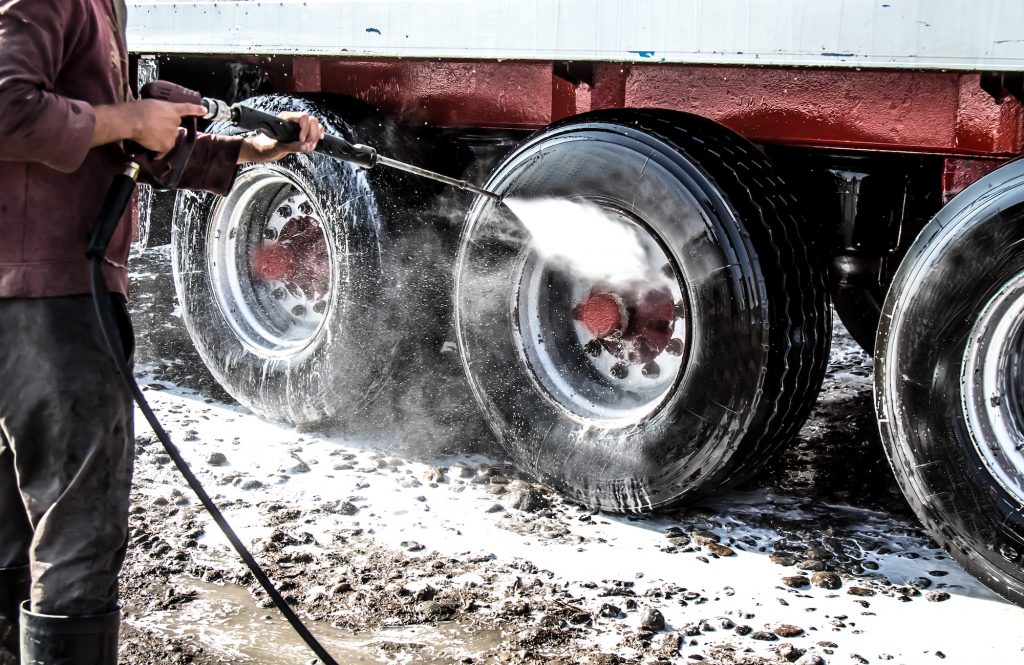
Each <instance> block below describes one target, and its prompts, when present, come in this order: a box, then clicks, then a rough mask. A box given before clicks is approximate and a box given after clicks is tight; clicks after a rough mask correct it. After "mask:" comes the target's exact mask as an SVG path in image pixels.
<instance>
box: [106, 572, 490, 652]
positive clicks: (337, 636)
mask: <svg viewBox="0 0 1024 665" xmlns="http://www.w3.org/2000/svg"><path fill="white" fill-rule="evenodd" d="M172 587H173V588H174V589H176V590H178V591H182V592H186V593H189V592H195V593H196V598H195V600H193V601H191V602H187V603H184V604H182V605H180V606H178V607H176V608H174V609H169V610H162V611H152V612H147V613H146V614H145V616H137V615H134V614H132V615H128V616H126V617H125V622H126V623H129V624H131V625H132V626H135V627H136V628H140V629H145V630H146V631H148V632H150V633H152V634H153V635H154V636H156V637H162V638H165V639H169V638H177V639H182V638H188V639H190V640H191V641H193V642H194V643H196V644H199V645H201V646H202V647H203V648H204V649H205V650H206V652H207V653H208V654H209V655H211V656H218V657H223V658H225V659H228V660H229V662H232V663H235V662H238V663H247V662H253V663H267V664H270V665H274V664H277V663H280V664H282V665H283V664H285V663H288V664H294V663H309V662H311V661H312V660H313V658H314V655H313V653H312V651H310V649H309V647H307V646H306V645H305V643H304V642H303V641H302V640H301V639H300V638H299V637H298V635H296V634H295V632H294V631H293V630H292V628H291V626H290V625H288V622H287V621H285V619H284V618H283V617H282V616H281V614H280V612H278V611H277V610H276V609H274V608H268V609H264V608H260V607H257V606H256V605H255V603H254V602H253V599H252V597H251V596H250V595H249V593H248V591H246V590H245V589H244V588H243V587H240V586H236V585H223V586H221V585H216V584H209V583H206V582H202V581H199V580H196V579H194V578H191V577H186V576H181V577H178V578H175V579H173V581H172ZM307 626H308V627H309V629H310V630H311V631H312V632H313V634H314V635H315V636H316V638H317V639H318V640H320V643H321V644H323V645H324V647H325V648H326V649H327V651H328V652H330V654H331V655H332V656H333V657H334V659H335V660H337V661H338V662H339V663H436V664H438V665H440V664H442V663H452V662H456V661H458V660H459V659H460V658H462V657H464V656H470V655H473V654H480V653H485V652H487V651H489V650H491V649H493V648H495V647H497V646H498V645H499V644H501V642H502V636H501V632H500V631H496V630H482V629H478V628H476V627H474V626H471V625H465V624H460V623H458V622H453V623H446V624H440V625H437V626H430V625H417V626H403V627H396V628H383V629H380V630H376V631H368V632H358V633H357V632H353V631H350V630H344V629H341V628H335V627H334V626H331V625H330V624H326V623H322V622H315V621H313V622H307ZM317 662H319V661H317Z"/></svg>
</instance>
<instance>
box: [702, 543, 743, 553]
mask: <svg viewBox="0 0 1024 665" xmlns="http://www.w3.org/2000/svg"><path fill="white" fill-rule="evenodd" d="M704 547H706V548H707V550H708V552H711V553H712V554H715V555H717V556H735V555H736V552H734V551H733V549H732V548H731V547H726V546H725V545H719V544H718V543H708V544H707V545H705V546H704Z"/></svg>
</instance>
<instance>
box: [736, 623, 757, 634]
mask: <svg viewBox="0 0 1024 665" xmlns="http://www.w3.org/2000/svg"><path fill="white" fill-rule="evenodd" d="M752 632H754V629H753V628H751V627H750V626H746V625H743V626H736V634H737V635H749V634H751V633H752Z"/></svg>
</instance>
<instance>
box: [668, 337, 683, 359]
mask: <svg viewBox="0 0 1024 665" xmlns="http://www.w3.org/2000/svg"><path fill="white" fill-rule="evenodd" d="M665 353H667V354H669V355H670V356H681V355H683V340H681V339H679V338H678V337H673V338H672V339H670V340H669V341H668V344H666V345H665Z"/></svg>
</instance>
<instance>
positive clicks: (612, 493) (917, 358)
mask: <svg viewBox="0 0 1024 665" xmlns="http://www.w3.org/2000/svg"><path fill="white" fill-rule="evenodd" d="M128 16H129V24H128V36H129V44H128V46H129V49H130V51H131V54H132V65H133V68H134V70H135V72H136V76H137V80H138V82H139V84H140V85H141V84H144V83H146V82H148V81H150V80H154V79H156V78H162V79H167V80H170V81H174V82H176V83H179V84H181V85H184V86H187V87H189V88H193V89H196V90H200V91H202V92H203V93H204V94H207V95H210V96H211V97H220V98H223V99H226V100H227V101H228V102H242V103H244V104H247V105H250V106H252V107H254V108H257V109H260V110H264V111H269V112H274V113H276V112H280V111H283V110H295V109H299V110H307V111H309V112H310V113H312V114H314V115H316V116H317V117H318V118H319V119H320V120H321V122H323V123H324V124H325V126H327V127H328V129H329V131H331V132H333V133H336V134H338V135H340V136H342V137H344V138H346V139H348V140H351V141H353V142H360V143H364V144H367V145H371V146H374V147H375V148H376V149H377V150H378V151H379V152H380V153H381V154H386V155H390V156H393V157H396V158H398V159H402V160H404V161H407V162H410V163H414V164H421V165H423V166H425V167H427V168H432V169H434V170H437V171H440V172H443V173H445V174H447V175H450V176H453V177H457V178H461V179H465V180H468V181H471V182H474V183H478V184H482V185H483V186H484V187H485V188H486V189H487V190H490V191H494V192H496V193H497V194H499V195H500V196H501V197H502V200H501V201H495V200H493V199H491V198H487V197H473V196H468V195H466V194H465V193H461V192H456V191H447V190H445V189H443V188H442V189H438V188H434V187H433V185H432V184H430V183H429V182H425V181H417V180H416V179H415V178H412V177H411V176H408V175H405V174H400V173H392V172H388V171H386V170H383V169H380V168H376V169H373V170H365V169H361V168H358V167H356V166H353V165H351V164H345V163H342V162H338V161H333V160H331V159H329V158H327V157H324V156H323V155H319V154H300V155H293V156H290V157H289V158H287V159H286V160H284V161H282V162H281V163H279V164H269V165H248V166H244V167H242V168H241V169H240V172H239V174H238V177H237V180H236V182H235V184H234V187H233V189H232V190H231V192H230V193H229V194H228V195H227V196H226V197H223V198H220V197H214V196H213V195H208V194H197V193H186V192H180V193H177V194H175V193H173V192H160V191H147V192H145V193H144V195H143V196H141V197H140V199H139V204H138V210H137V212H138V219H139V224H140V237H141V239H142V240H143V241H147V242H150V243H164V242H170V243H171V246H172V258H173V268H174V275H175V285H176V289H177V296H178V298H179V300H180V311H181V314H182V317H183V319H184V323H185V326H186V328H187V330H188V333H189V336H190V337H191V339H192V341H193V342H194V344H195V346H196V348H197V350H198V352H199V354H200V355H201V357H202V358H203V360H204V362H205V363H206V364H207V365H208V367H209V369H210V371H211V372H212V374H213V375H214V377H215V378H216V379H217V380H218V381H219V382H220V383H221V384H222V385H223V387H224V388H225V389H226V390H227V391H228V392H229V393H230V394H231V395H232V396H233V397H235V398H236V399H237V400H238V401H239V402H240V403H242V404H244V405H245V406H247V407H248V408H250V409H252V410H253V411H254V412H256V413H257V414H261V415H262V416H264V417H266V418H269V419H273V420H279V421H286V422H289V423H291V424H293V425H295V426H297V427H303V428H313V427H324V426H328V425H331V426H337V427H341V428H345V429H349V430H351V431H359V427H360V425H373V424H375V423H379V422H380V421H381V420H387V419H388V418H389V417H391V416H389V415H388V414H389V413H402V414H404V416H408V417H410V418H413V417H414V416H415V417H419V416H423V415H424V414H426V416H427V417H429V418H430V422H431V423H432V424H433V425H435V426H436V427H437V428H440V429H444V428H448V429H449V430H451V431H455V432H462V433H464V434H465V435H466V436H470V432H471V431H472V430H473V427H474V426H473V422H476V420H480V419H482V422H483V423H485V424H486V426H487V427H488V428H489V429H490V431H491V432H492V433H493V435H494V436H495V437H496V438H497V440H498V441H499V442H500V443H501V445H502V446H503V447H504V448H505V450H507V452H508V454H509V455H510V456H511V457H512V458H513V460H514V461H515V463H516V464H517V465H518V467H519V468H520V469H521V470H522V471H524V472H525V473H528V474H530V475H532V476H533V477H535V478H537V479H539V480H541V481H543V482H545V483H548V484H550V485H551V486H553V487H555V488H557V489H558V490H559V491H561V492H563V493H564V494H565V495H567V496H568V497H570V498H572V499H573V500H576V501H578V502H580V503H583V504H585V505H588V506H591V507H594V508H596V509H600V510H608V511H617V512H647V511H657V510H663V509H666V508H669V507H672V506H676V505H679V504H680V503H684V502H687V501H691V500H693V499H694V498H696V497H700V496H705V495H707V494H709V493H712V492H715V491H717V490H719V489H721V488H723V487H725V486H727V485H732V484H735V483H737V482H740V481H742V480H744V479H747V478H750V477H752V476H753V475H754V474H756V473H757V472H758V470H759V469H761V468H762V467H763V466H764V464H765V463H766V461H767V460H768V459H769V458H770V456H771V455H773V454H774V453H775V452H777V451H778V450H779V449H780V448H781V447H783V446H784V445H786V443H787V442H788V441H790V440H791V439H792V438H793V437H794V436H795V435H796V433H797V432H798V431H799V429H800V427H801V426H802V424H803V422H804V420H805V418H806V417H807V415H808V413H809V411H810V409H811V407H812V406H813V404H814V402H815V400H816V398H817V395H818V391H819V389H820V387H821V384H822V379H823V376H824V373H825V369H826V365H827V362H828V355H829V348H830V340H831V331H832V316H833V312H835V314H836V315H838V316H839V318H840V319H841V320H842V322H843V324H844V325H845V326H846V328H847V329H848V330H849V331H850V332H851V334H852V335H853V337H854V338H855V339H856V341H857V342H858V343H859V344H860V345H861V346H862V347H863V348H864V349H865V351H867V352H868V353H872V354H873V356H874V370H875V378H874V388H875V409H876V415H877V420H878V425H879V429H880V432H881V437H882V441H883V444H884V447H885V450H886V453H887V455H888V458H889V462H890V464H891V466H892V468H893V471H894V473H895V475H896V478H897V479H898V482H899V485H900V487H901V488H902V490H903V492H904V494H905V495H906V498H907V500H908V502H909V504H910V506H911V507H912V508H913V509H914V511H915V512H916V514H917V515H918V517H919V518H920V519H921V520H922V522H923V523H924V524H925V525H926V527H927V528H928V529H929V530H930V531H931V533H932V534H933V535H934V537H935V539H936V540H937V541H938V542H939V543H941V544H942V545H943V546H944V547H945V548H946V549H947V550H948V551H949V552H950V553H951V555H952V556H953V557H955V558H956V560H957V561H959V562H960V563H961V564H962V565H963V566H964V567H965V568H966V569H967V570H968V571H970V572H971V573H972V574H974V575H975V576H976V577H978V579H980V580H981V581H983V582H984V583H985V584H986V585H988V586H989V587H991V588H992V589H994V590H995V591H996V592H998V593H999V594H1001V595H1003V596H1004V597H1006V598H1008V599H1009V600H1011V601H1013V602H1015V603H1018V604H1024V244H1022V243H1024V161H1014V159H1015V158H1016V157H1017V156H1019V155H1020V154H1021V153H1022V152H1024V110H1022V101H1024V39H1022V36H1024V4H1022V3H1020V2H1019V1H1018V0H981V1H978V2H967V0H828V1H822V0H777V1H776V2H756V1H753V0H687V1H686V2H679V1H678V0H647V1H642V0H305V1H302V0H278V1H275V2H267V1H262V0H260V1H254V0H243V1H235V2H230V1H229V2H221V1H217V2H209V1H199V2H180V1H176V2H166V1H161V0H151V1H149V2H130V3H129V12H128ZM207 131H211V132H220V133H230V132H232V131H234V130H232V129H231V128H230V127H229V126H227V125H224V124H218V123H214V124H212V125H210V126H209V127H208V128H207ZM531 216H532V217H531ZM528 218H530V219H528ZM527 222H530V223H527ZM549 232H550V233H549ZM582 263H587V264H588V267H586V268H582V267H581V265H582ZM463 376H464V378H462V377H463ZM453 377H455V379H453ZM456 379H457V380H456ZM460 391H462V392H460ZM460 394H466V395H467V396H468V395H471V396H472V399H471V403H475V409H474V414H475V415H474V416H473V418H463V417H462V416H459V415H458V409H457V408H456V403H457V402H459V397H458V395H460ZM467 399H469V398H468V397H467ZM412 411H415V412H416V414H411V413H410V412H412ZM428 412H429V413H428ZM474 419H476V420H474ZM471 421H472V422H471Z"/></svg>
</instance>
